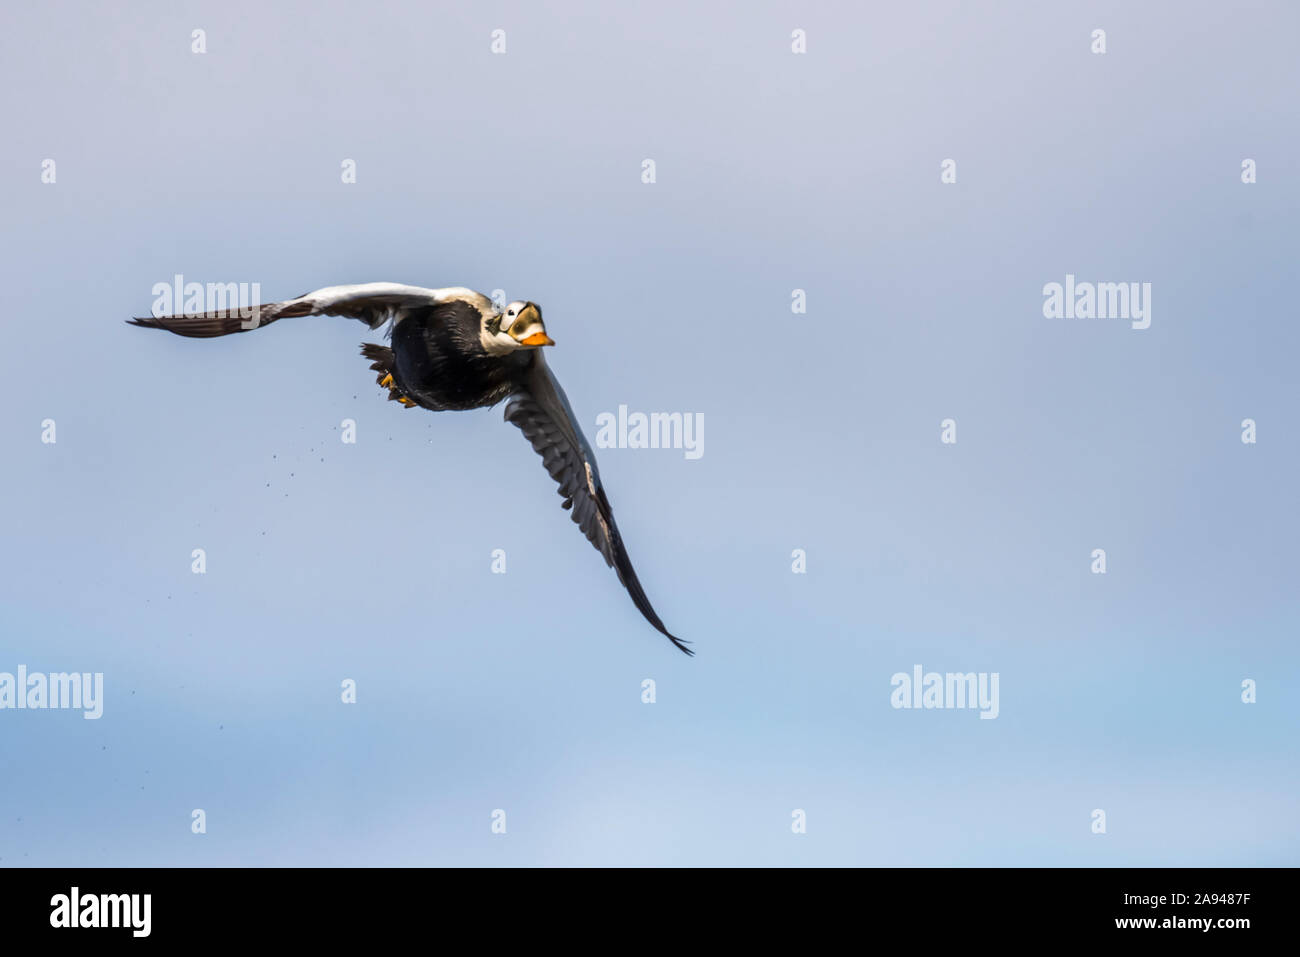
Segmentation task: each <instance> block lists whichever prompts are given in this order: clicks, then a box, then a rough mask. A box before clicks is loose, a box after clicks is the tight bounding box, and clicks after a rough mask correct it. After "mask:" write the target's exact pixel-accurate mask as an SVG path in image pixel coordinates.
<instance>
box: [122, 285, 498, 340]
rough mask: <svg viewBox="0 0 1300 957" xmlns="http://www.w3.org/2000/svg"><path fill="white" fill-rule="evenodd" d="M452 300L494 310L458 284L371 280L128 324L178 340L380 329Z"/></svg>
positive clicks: (488, 300) (485, 301) (141, 319)
mask: <svg viewBox="0 0 1300 957" xmlns="http://www.w3.org/2000/svg"><path fill="white" fill-rule="evenodd" d="M449 299H464V300H468V301H470V302H473V303H474V304H475V305H479V306H481V307H484V308H491V305H492V303H491V300H490V299H488V298H487V297H486V296H484V295H482V294H481V293H477V292H474V290H472V289H465V288H463V287H460V286H453V287H451V288H448V289H425V288H424V287H423V286H403V285H402V284H401V283H395V282H367V283H362V284H360V285H356V286H326V287H325V288H324V289H317V290H316V291H315V292H309V293H307V294H306V295H305V296H299V297H298V298H297V299H289V300H286V301H285V302H268V303H264V304H262V305H259V306H256V307H253V308H251V309H243V310H241V309H240V308H239V307H238V306H236V305H234V304H231V305H230V306H229V307H228V308H224V309H217V310H214V311H212V312H199V313H191V314H188V315H176V316H143V317H140V318H137V319H130V320H128V321H129V322H130V323H132V324H133V325H137V326H145V327H146V328H150V329H166V330H167V331H168V332H174V333H176V334H177V335H178V336H189V337H191V338H195V339H211V338H213V337H215V336H228V335H230V334H231V333H235V332H251V331H252V330H254V329H259V328H261V327H262V326H266V325H270V324H271V323H273V322H275V321H276V320H277V319H287V318H291V317H294V316H347V317H348V318H349V319H360V320H361V321H362V322H364V323H365V324H366V325H368V326H369V327H370V328H371V329H377V328H378V327H379V326H382V325H383V324H384V323H386V322H388V321H389V320H393V319H399V318H401V317H402V316H403V315H405V314H406V313H407V312H409V311H410V310H412V309H418V308H421V307H423V306H429V305H433V304H436V303H440V302H446V301H447V300H449Z"/></svg>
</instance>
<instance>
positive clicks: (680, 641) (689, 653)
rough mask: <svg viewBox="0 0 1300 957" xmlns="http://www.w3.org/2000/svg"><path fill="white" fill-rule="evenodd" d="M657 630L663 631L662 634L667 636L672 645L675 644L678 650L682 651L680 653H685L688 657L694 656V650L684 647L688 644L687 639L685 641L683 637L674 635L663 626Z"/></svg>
mask: <svg viewBox="0 0 1300 957" xmlns="http://www.w3.org/2000/svg"><path fill="white" fill-rule="evenodd" d="M659 630H660V631H662V632H663V633H664V635H665V636H666V637H667V638H668V640H669V641H671V642H672V643H673V644H674V645H676V646H677V650H678V651H680V652H682V654H684V655H687V656H688V657H690V658H694V657H695V652H693V651H691V649H689V648H687V647H686V646H687V645H689V644H690V642H689V641H687V640H686V639H685V638H678V637H677V636H676V635H674V634H671V633H669V631H668V630H667V629H665V628H660V629H659Z"/></svg>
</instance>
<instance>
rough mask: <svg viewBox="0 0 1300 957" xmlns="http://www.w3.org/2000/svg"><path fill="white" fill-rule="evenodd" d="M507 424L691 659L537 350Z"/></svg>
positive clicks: (642, 605) (649, 615) (650, 615)
mask: <svg viewBox="0 0 1300 957" xmlns="http://www.w3.org/2000/svg"><path fill="white" fill-rule="evenodd" d="M506 421H507V422H511V423H513V424H515V425H517V426H519V428H520V429H521V430H522V431H523V433H524V435H525V437H527V439H528V441H529V442H531V443H532V446H533V449H534V451H536V452H538V453H539V454H540V455H541V456H542V462H543V463H544V464H545V465H546V471H548V472H550V473H551V478H553V479H555V481H556V482H558V483H559V486H560V489H559V491H560V494H561V495H562V496H564V508H569V509H572V510H573V511H572V515H573V520H574V522H576V523H577V525H578V527H579V528H580V529H582V531H583V534H585V535H586V536H587V540H588V541H589V542H591V544H593V545H595V546H596V549H597V550H598V551H599V552H600V553H601V554H602V555H604V556H605V563H606V564H608V565H612V566H613V568H614V570H615V571H616V572H618V580H619V581H620V582H622V583H623V587H624V588H626V589H627V591H628V594H629V595H631V596H632V602H633V604H635V605H636V607H637V608H638V609H639V610H640V612H641V614H642V615H644V616H645V619H646V621H648V622H650V624H652V625H654V626H655V628H656V629H658V630H659V631H660V632H662V633H663V634H664V635H667V636H668V638H669V639H670V640H671V641H672V643H673V644H674V645H676V646H677V647H678V648H680V649H681V650H682V651H684V652H686V653H687V654H688V655H693V654H695V652H693V651H691V650H690V649H689V648H687V647H686V643H685V642H684V641H683V640H682V639H681V638H677V637H675V636H674V635H672V634H670V633H669V631H668V629H667V628H665V627H664V623H663V622H662V621H660V620H659V616H658V615H657V614H655V610H654V608H653V607H652V606H651V605H650V599H649V598H647V597H646V594H645V590H644V589H643V588H642V587H641V582H640V581H638V580H637V577H636V572H635V571H634V570H633V569H632V561H631V559H629V558H628V556H627V549H625V548H624V547H623V538H622V536H620V535H619V533H618V526H617V525H615V524H614V512H613V509H611V508H610V506H609V499H608V498H606V497H605V487H604V485H602V484H601V481H600V470H599V469H597V468H596V456H595V453H593V452H592V451H591V446H590V445H588V444H587V440H586V439H585V438H584V437H583V435H582V430H581V429H579V428H578V423H577V420H576V418H575V416H574V414H573V409H572V408H570V406H569V400H568V398H567V397H566V396H565V394H564V390H563V389H562V388H560V383H559V382H557V381H556V379H555V376H554V375H553V374H552V373H551V370H550V368H549V367H548V366H547V365H546V360H545V358H544V357H543V356H542V352H541V350H540V349H539V350H537V352H535V353H534V358H533V364H532V369H531V371H530V372H529V375H528V381H527V384H526V385H525V387H524V388H523V389H520V390H519V391H517V392H515V393H514V394H513V395H512V396H511V397H510V400H509V401H508V402H507V403H506Z"/></svg>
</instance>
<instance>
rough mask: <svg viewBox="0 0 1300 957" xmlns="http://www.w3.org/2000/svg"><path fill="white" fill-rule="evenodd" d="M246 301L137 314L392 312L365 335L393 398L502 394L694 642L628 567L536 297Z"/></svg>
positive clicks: (233, 324) (360, 291)
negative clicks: (382, 330)
mask: <svg viewBox="0 0 1300 957" xmlns="http://www.w3.org/2000/svg"><path fill="white" fill-rule="evenodd" d="M243 313H244V314H241V311H239V310H218V311H216V312H204V313H194V314H187V315H178V316H161V317H154V316H148V317H144V318H139V319H131V320H129V321H130V322H131V323H133V324H134V325H137V326H144V327H146V328H150V329H166V330H167V331H168V332H174V333H176V334H177V335H179V336H189V337H191V338H199V339H207V338H213V337H216V336H226V335H230V334H231V333H236V332H249V331H251V330H253V329H257V328H261V327H262V326H266V325H269V324H271V323H272V322H276V321H278V320H280V319H288V318H293V317H299V316H346V317H348V318H350V319H359V320H361V321H362V322H364V323H365V324H366V325H367V326H369V327H370V328H371V329H378V328H379V327H380V326H383V325H384V324H385V323H391V324H392V325H391V331H390V339H391V346H380V345H375V344H373V343H366V344H365V345H363V346H362V347H361V353H362V355H364V356H365V357H366V358H367V359H371V360H373V363H372V364H371V366H370V368H371V369H374V370H375V371H376V372H377V373H378V382H379V384H380V385H381V386H383V387H385V388H386V389H388V391H389V398H390V399H393V400H395V401H398V402H401V403H402V405H404V406H406V407H407V408H415V407H416V406H419V407H420V408H424V409H430V410H432V411H435V412H441V411H444V410H461V409H477V408H481V407H485V406H492V405H496V404H497V403H498V402H501V401H502V400H506V409H505V417H506V421H507V422H511V423H513V424H514V425H516V426H518V427H519V428H520V429H521V430H522V431H523V433H524V436H525V437H526V438H527V439H528V441H529V442H530V443H532V446H533V449H534V450H535V451H536V452H538V453H539V454H540V455H541V456H542V462H543V464H544V465H545V466H546V471H547V472H549V473H550V475H551V478H553V479H554V480H555V481H556V482H557V483H559V492H560V495H561V496H562V497H563V498H564V506H563V507H564V508H566V509H571V515H572V517H573V521H574V522H575V523H577V525H578V527H579V528H580V529H582V532H583V534H584V535H586V536H587V540H588V541H590V542H591V544H592V545H594V546H595V547H596V550H597V551H599V552H600V553H601V554H602V555H603V556H604V557H605V563H606V564H608V565H611V566H612V567H613V568H614V570H615V571H616V572H617V573H618V580H619V581H620V582H622V583H623V586H624V587H625V588H626V589H627V591H628V594H629V595H631V597H632V602H633V604H635V605H636V607H637V608H638V609H639V610H640V612H641V614H642V615H644V616H645V619H646V621H648V622H650V624H651V625H653V626H654V627H655V628H656V629H657V630H658V631H660V632H661V633H662V634H664V635H666V636H667V637H668V639H669V640H670V641H672V643H673V644H674V645H676V646H677V647H678V648H680V649H681V650H682V651H684V652H686V654H688V655H690V654H694V652H692V651H691V650H690V649H689V648H687V647H686V644H687V643H686V642H684V641H683V640H682V639H680V638H677V637H675V636H674V635H672V634H670V633H669V631H668V629H667V628H665V627H664V623H663V622H662V621H661V620H660V619H659V616H658V615H657V614H656V613H655V610H654V608H653V607H652V606H651V604H650V599H648V598H647V597H646V594H645V590H644V589H643V588H642V587H641V583H640V582H639V581H638V580H637V577H636V572H635V571H633V569H632V562H631V560H630V559H629V558H628V555H627V549H626V548H624V547H623V539H622V537H621V536H620V535H619V533H618V526H617V525H615V524H614V512H613V509H611V508H610V504H609V499H608V498H607V497H606V495H605V487H604V485H603V484H601V481H600V470H599V469H598V468H597V467H596V456H595V454H594V453H593V452H592V450H591V446H590V445H589V444H588V443H587V440H586V438H585V437H584V436H583V434H582V430H581V429H580V428H579V427H578V422H577V417H576V416H575V415H574V414H573V409H572V408H570V406H569V400H568V398H567V397H566V396H565V394H564V390H563V389H562V388H560V383H559V382H558V381H557V380H556V378H555V375H554V373H552V372H551V370H550V367H549V366H547V364H546V359H545V356H544V355H543V353H542V347H544V346H551V345H554V344H555V343H554V342H553V341H552V340H551V338H550V336H548V335H547V334H546V327H545V326H544V325H543V324H542V310H541V307H540V306H538V305H537V304H536V303H533V302H512V303H510V304H509V305H508V306H506V307H505V309H504V310H500V309H498V308H497V307H496V306H495V305H494V304H493V302H492V300H491V299H489V298H488V297H487V296H484V295H483V294H482V293H478V292H474V291H473V290H472V289H465V288H462V287H452V288H448V289H425V288H423V287H421V286H403V285H399V284H397V283H388V282H373V283H365V284H362V285H356V286H329V287H327V288H325V289H318V290H316V291H315V292H309V293H307V294H306V295H305V296H299V297H298V298H296V299H289V300H286V301H284V302H274V303H268V304H265V305H260V306H256V307H253V308H252V309H251V310H244V311H243Z"/></svg>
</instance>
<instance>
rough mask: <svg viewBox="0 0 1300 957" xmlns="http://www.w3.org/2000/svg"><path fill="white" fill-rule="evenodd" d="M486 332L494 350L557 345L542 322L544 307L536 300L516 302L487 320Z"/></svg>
mask: <svg viewBox="0 0 1300 957" xmlns="http://www.w3.org/2000/svg"><path fill="white" fill-rule="evenodd" d="M484 332H485V333H486V334H487V336H486V337H490V339H491V346H493V347H495V348H493V349H492V351H493V352H514V351H515V350H516V349H536V348H538V347H539V346H553V345H555V343H554V341H552V339H551V337H550V336H548V335H547V334H546V326H545V325H544V324H543V323H542V307H541V306H539V305H537V303H535V302H519V301H518V300H516V301H515V302H512V303H510V304H509V305H508V306H506V308H505V311H504V312H503V313H501V315H499V316H493V317H491V318H489V319H488V320H487V323H486V326H485V329H484Z"/></svg>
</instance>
